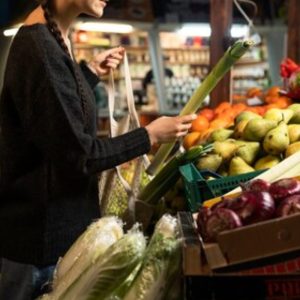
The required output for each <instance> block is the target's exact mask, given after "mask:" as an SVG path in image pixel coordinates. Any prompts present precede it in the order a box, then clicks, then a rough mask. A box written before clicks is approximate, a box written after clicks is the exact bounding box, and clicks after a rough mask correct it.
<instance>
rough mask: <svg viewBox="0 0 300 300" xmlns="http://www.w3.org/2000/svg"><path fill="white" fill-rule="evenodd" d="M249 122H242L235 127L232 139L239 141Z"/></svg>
mask: <svg viewBox="0 0 300 300" xmlns="http://www.w3.org/2000/svg"><path fill="white" fill-rule="evenodd" d="M248 122H249V120H242V121H240V122H238V124H236V125H235V128H234V133H233V137H234V138H235V139H240V138H242V136H243V132H244V130H245V128H246V126H247V124H248Z"/></svg>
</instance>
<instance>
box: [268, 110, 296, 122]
mask: <svg viewBox="0 0 300 300" xmlns="http://www.w3.org/2000/svg"><path fill="white" fill-rule="evenodd" d="M293 115H294V112H293V110H291V109H287V108H286V109H280V108H271V109H269V110H268V111H267V112H266V113H265V115H264V119H266V120H273V121H277V122H280V121H284V122H285V123H288V122H289V121H290V120H291V119H292V117H293Z"/></svg>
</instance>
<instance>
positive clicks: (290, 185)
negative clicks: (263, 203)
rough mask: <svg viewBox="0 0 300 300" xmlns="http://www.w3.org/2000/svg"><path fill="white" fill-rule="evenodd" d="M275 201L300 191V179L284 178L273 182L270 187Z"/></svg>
mask: <svg viewBox="0 0 300 300" xmlns="http://www.w3.org/2000/svg"><path fill="white" fill-rule="evenodd" d="M269 192H270V194H271V195H272V197H273V198H274V200H275V201H280V200H281V199H284V198H286V197H288V196H291V195H294V194H298V193H300V181H299V180H297V179H295V178H284V179H280V180H277V181H275V182H273V183H272V184H271V186H270V189H269Z"/></svg>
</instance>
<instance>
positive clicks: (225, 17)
mask: <svg viewBox="0 0 300 300" xmlns="http://www.w3.org/2000/svg"><path fill="white" fill-rule="evenodd" d="M232 2H233V1H232V0H210V26H211V37H210V68H212V67H213V66H215V65H216V63H217V62H218V61H219V59H220V58H221V57H222V56H223V54H224V52H225V51H226V49H227V48H228V47H229V46H230V38H231V35H230V28H231V23H232V6H233V4H232ZM230 96H231V74H230V72H229V73H228V74H227V75H226V76H225V77H224V78H223V79H222V80H221V81H220V82H219V84H218V85H217V86H216V87H215V89H214V90H213V91H212V93H211V94H210V106H211V107H212V108H213V107H216V106H217V105H218V103H220V102H222V101H229V100H230Z"/></svg>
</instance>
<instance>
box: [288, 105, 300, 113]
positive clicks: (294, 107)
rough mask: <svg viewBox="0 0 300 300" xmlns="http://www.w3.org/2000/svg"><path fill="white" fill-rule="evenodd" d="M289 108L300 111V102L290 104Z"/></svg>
mask: <svg viewBox="0 0 300 300" xmlns="http://www.w3.org/2000/svg"><path fill="white" fill-rule="evenodd" d="M288 109H291V110H292V111H293V112H297V111H300V103H293V104H291V105H289V106H288Z"/></svg>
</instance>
